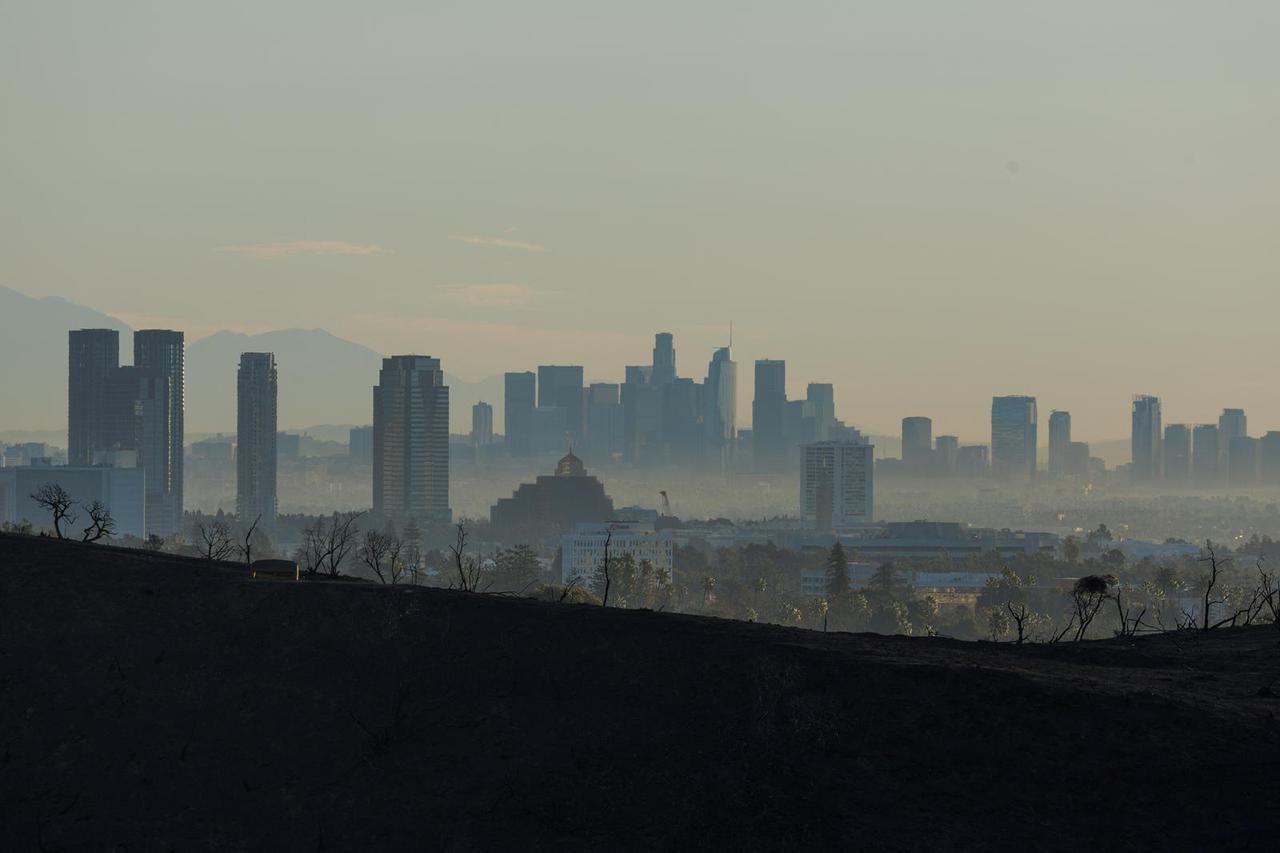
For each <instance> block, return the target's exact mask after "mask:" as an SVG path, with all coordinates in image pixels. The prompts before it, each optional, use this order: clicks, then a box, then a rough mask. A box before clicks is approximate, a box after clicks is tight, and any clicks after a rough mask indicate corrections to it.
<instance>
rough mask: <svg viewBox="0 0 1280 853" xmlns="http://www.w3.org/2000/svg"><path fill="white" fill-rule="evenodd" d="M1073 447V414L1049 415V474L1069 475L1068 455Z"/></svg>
mask: <svg viewBox="0 0 1280 853" xmlns="http://www.w3.org/2000/svg"><path fill="white" fill-rule="evenodd" d="M1070 446H1071V413H1070V412H1062V411H1055V412H1050V413H1049V473H1050V474H1052V475H1053V476H1055V477H1061V476H1063V475H1064V474H1066V473H1067V471H1066V468H1067V453H1068V452H1069V450H1068V448H1070Z"/></svg>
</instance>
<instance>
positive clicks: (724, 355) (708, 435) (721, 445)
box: [702, 347, 738, 473]
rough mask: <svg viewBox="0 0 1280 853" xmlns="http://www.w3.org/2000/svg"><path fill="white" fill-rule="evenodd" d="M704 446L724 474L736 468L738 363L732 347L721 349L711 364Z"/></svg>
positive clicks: (705, 401)
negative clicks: (734, 357) (734, 463)
mask: <svg viewBox="0 0 1280 853" xmlns="http://www.w3.org/2000/svg"><path fill="white" fill-rule="evenodd" d="M702 399H703V404H704V411H703V414H702V428H703V434H704V441H703V447H704V450H705V453H706V456H707V461H708V462H709V463H710V465H711V466H712V467H713V468H716V469H718V470H719V471H720V472H721V473H728V471H729V470H730V469H731V468H732V466H733V448H734V443H735V442H736V441H737V436H738V427H737V423H738V364H737V362H735V361H734V360H733V356H732V354H731V352H730V349H729V347H720V349H718V350H716V351H715V352H714V353H713V354H712V356H711V363H710V364H708V365H707V379H706V382H704V383H703V392H702Z"/></svg>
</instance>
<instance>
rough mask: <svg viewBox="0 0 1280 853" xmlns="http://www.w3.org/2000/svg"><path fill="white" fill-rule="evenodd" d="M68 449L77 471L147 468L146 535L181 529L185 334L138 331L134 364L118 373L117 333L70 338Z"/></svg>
mask: <svg viewBox="0 0 1280 853" xmlns="http://www.w3.org/2000/svg"><path fill="white" fill-rule="evenodd" d="M67 339H68V365H67V366H68V375H67V404H68V405H67V446H68V461H69V462H70V463H71V464H73V465H99V464H106V465H120V466H125V467H128V466H137V467H139V468H142V469H144V482H145V501H144V503H145V528H146V533H147V535H156V536H169V535H172V534H174V533H177V532H178V531H179V530H180V529H181V526H182V510H183V499H182V496H183V485H182V484H183V481H182V473H183V466H182V454H183V397H182V379H183V335H182V332H174V331H169V330H166V329H153V330H145V331H139V332H135V333H134V336H133V361H134V363H133V365H132V366H126V367H121V366H120V335H119V333H118V332H116V331H115V330H113V329H78V330H73V331H71V332H69V333H68V336H67Z"/></svg>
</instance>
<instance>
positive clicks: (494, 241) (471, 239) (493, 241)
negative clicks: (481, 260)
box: [449, 234, 547, 252]
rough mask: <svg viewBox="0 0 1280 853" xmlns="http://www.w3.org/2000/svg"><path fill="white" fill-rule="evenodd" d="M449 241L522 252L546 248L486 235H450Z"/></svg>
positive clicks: (545, 249) (535, 244) (542, 250)
mask: <svg viewBox="0 0 1280 853" xmlns="http://www.w3.org/2000/svg"><path fill="white" fill-rule="evenodd" d="M449 239H450V240H453V241H455V242H457V243H466V244H467V245H468V246H494V247H496V248H499V249H518V250H519V251H521V252H545V251H547V247H546V246H539V245H538V244H537V243H530V242H528V241H527V240H511V239H509V238H507V237H488V236H485V235H484V234H450V235H449Z"/></svg>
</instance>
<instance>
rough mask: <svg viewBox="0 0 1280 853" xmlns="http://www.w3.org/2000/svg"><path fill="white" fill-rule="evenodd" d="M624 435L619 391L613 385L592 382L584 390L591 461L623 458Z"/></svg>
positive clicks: (617, 386) (620, 392)
mask: <svg viewBox="0 0 1280 853" xmlns="http://www.w3.org/2000/svg"><path fill="white" fill-rule="evenodd" d="M625 440H626V433H625V429H624V424H623V417H622V388H621V386H620V385H619V384H618V383H616V382H593V383H591V385H590V386H588V387H587V440H586V443H585V449H586V452H587V453H588V455H589V456H590V457H591V458H592V459H596V460H601V461H603V460H610V461H612V460H617V459H621V458H622V454H623V451H624V449H625V447H626V444H625Z"/></svg>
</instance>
